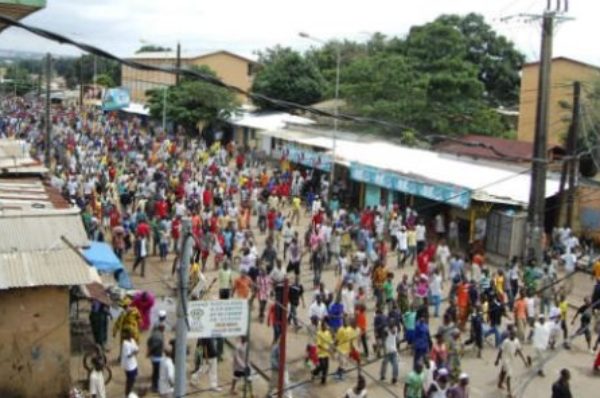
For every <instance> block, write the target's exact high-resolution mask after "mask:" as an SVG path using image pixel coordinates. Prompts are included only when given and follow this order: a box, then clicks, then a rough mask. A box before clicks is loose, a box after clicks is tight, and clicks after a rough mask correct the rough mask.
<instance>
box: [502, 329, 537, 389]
mask: <svg viewBox="0 0 600 398" xmlns="http://www.w3.org/2000/svg"><path fill="white" fill-rule="evenodd" d="M517 355H518V356H520V357H521V359H522V360H523V363H524V364H525V366H529V364H528V362H527V360H525V356H524V355H523V352H522V351H521V343H519V339H517V335H516V332H515V329H514V327H513V326H509V329H508V338H506V339H505V340H504V341H503V342H502V345H501V346H500V350H498V356H497V357H496V362H495V365H496V366H498V364H499V363H500V360H501V359H502V368H501V369H500V376H499V378H498V388H499V389H503V388H504V380H505V379H506V387H507V391H508V397H509V398H512V397H513V395H512V391H511V379H512V375H513V371H512V362H513V360H514V358H515V357H516V356H517Z"/></svg>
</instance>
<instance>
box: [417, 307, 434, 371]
mask: <svg viewBox="0 0 600 398" xmlns="http://www.w3.org/2000/svg"><path fill="white" fill-rule="evenodd" d="M430 347H431V336H430V335H429V326H428V325H427V323H426V322H425V318H424V317H422V316H421V317H420V318H419V319H418V320H417V324H416V325H415V339H414V342H413V351H414V362H413V366H415V367H416V366H417V363H420V362H421V360H422V359H423V358H425V357H426V356H427V354H428V353H429V348H430Z"/></svg>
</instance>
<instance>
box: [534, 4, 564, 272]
mask: <svg viewBox="0 0 600 398" xmlns="http://www.w3.org/2000/svg"><path fill="white" fill-rule="evenodd" d="M557 11H558V10H557ZM555 16H556V11H551V10H550V9H547V10H546V11H544V15H543V18H542V46H541V51H540V68H539V78H538V95H537V113H536V118H535V139H534V143H533V160H532V163H533V166H532V168H531V184H530V192H529V209H528V213H527V227H528V235H529V246H528V250H527V257H529V258H532V257H533V258H535V260H536V261H537V262H538V264H539V263H540V262H541V260H542V254H543V253H542V252H543V248H542V235H543V234H544V225H545V217H544V216H545V201H546V167H547V150H546V149H547V145H548V107H549V101H550V91H549V90H550V75H551V70H552V39H553V34H554V17H555Z"/></svg>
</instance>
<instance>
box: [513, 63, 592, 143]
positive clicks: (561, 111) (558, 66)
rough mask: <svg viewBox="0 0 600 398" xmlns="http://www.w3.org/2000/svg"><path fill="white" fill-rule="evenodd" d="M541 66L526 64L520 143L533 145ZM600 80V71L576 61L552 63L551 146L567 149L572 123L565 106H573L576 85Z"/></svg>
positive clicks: (520, 115)
mask: <svg viewBox="0 0 600 398" xmlns="http://www.w3.org/2000/svg"><path fill="white" fill-rule="evenodd" d="M539 66H540V64H539V62H534V63H529V64H525V65H524V66H523V71H522V76H521V95H520V103H519V128H518V139H519V140H520V141H527V142H533V138H534V136H535V117H536V112H537V102H536V101H537V95H538V77H539ZM596 80H600V67H597V66H594V65H589V64H586V63H583V62H579V61H576V60H574V59H570V58H565V57H558V58H554V59H553V60H552V72H551V77H550V108H549V112H548V113H549V117H548V118H549V120H548V126H549V127H548V145H550V146H552V145H563V144H564V139H565V138H566V134H567V131H568V128H569V124H570V122H571V110H570V109H569V108H568V107H565V104H572V102H573V83H574V82H575V81H580V82H582V83H591V82H594V81H596Z"/></svg>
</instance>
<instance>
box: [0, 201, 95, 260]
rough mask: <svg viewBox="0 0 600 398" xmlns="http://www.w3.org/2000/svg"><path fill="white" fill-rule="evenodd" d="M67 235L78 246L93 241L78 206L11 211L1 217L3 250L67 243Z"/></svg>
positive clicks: (6, 251)
mask: <svg viewBox="0 0 600 398" xmlns="http://www.w3.org/2000/svg"><path fill="white" fill-rule="evenodd" d="M61 236H65V237H66V238H67V239H68V240H69V241H70V242H71V243H73V244H74V245H75V246H77V247H83V246H88V245H89V242H88V239H87V235H86V233H85V229H84V227H83V223H82V221H81V217H80V215H79V210H78V209H65V210H49V211H47V212H44V211H38V212H32V213H27V214H25V213H18V214H14V215H11V214H8V215H4V216H2V217H0V253H9V252H16V251H37V250H52V249H56V248H60V247H64V245H65V244H64V243H63V242H62V241H61V239H60V237H61Z"/></svg>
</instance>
